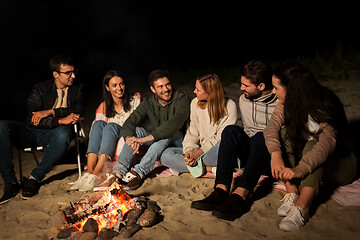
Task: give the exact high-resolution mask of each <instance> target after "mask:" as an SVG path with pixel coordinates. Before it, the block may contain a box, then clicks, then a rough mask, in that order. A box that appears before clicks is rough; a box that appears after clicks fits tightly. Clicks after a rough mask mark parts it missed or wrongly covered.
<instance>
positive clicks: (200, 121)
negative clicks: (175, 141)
mask: <svg viewBox="0 0 360 240" xmlns="http://www.w3.org/2000/svg"><path fill="white" fill-rule="evenodd" d="M194 93H195V94H196V98H194V99H193V100H192V101H191V105H190V124H189V126H188V128H187V131H186V134H185V137H184V141H183V143H182V144H183V148H168V149H166V150H165V151H164V152H163V154H162V156H161V159H160V160H161V163H162V164H163V165H165V166H167V167H169V168H170V169H171V170H172V171H173V172H176V173H178V172H189V170H188V167H187V166H190V167H192V166H196V165H197V159H198V158H199V157H200V156H202V160H203V163H204V165H205V166H206V168H204V170H205V169H207V170H208V171H211V168H212V167H215V166H216V162H217V153H218V149H219V141H220V138H221V133H222V131H223V130H224V128H225V127H226V126H227V125H232V124H235V123H236V120H237V110H236V104H235V103H234V101H232V100H231V99H227V98H226V97H225V93H224V90H223V87H222V84H221V81H220V79H219V77H218V76H217V75H216V74H207V75H204V76H201V77H198V78H197V79H196V84H195V90H194ZM204 172H205V171H204Z"/></svg>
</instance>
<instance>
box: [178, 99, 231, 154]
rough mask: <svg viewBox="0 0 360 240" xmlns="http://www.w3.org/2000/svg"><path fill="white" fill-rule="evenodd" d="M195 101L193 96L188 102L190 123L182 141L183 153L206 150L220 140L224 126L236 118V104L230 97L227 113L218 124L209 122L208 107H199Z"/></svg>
mask: <svg viewBox="0 0 360 240" xmlns="http://www.w3.org/2000/svg"><path fill="white" fill-rule="evenodd" d="M197 102H198V100H197V98H194V99H193V100H192V101H191V104H190V125H189V126H188V128H187V130H186V134H185V137H184V141H183V151H184V153H185V152H187V151H191V150H197V149H199V148H201V149H202V150H203V151H204V152H207V151H208V150H209V149H210V148H212V147H213V146H214V145H215V144H216V143H217V142H218V141H220V139H221V133H222V131H223V130H224V128H225V127H226V126H227V125H233V124H235V123H236V120H237V109H236V104H235V102H234V101H233V100H231V99H228V101H227V105H226V109H227V115H226V116H225V117H224V118H223V119H221V120H220V121H219V124H213V123H210V117H209V112H208V109H207V108H205V109H201V108H199V107H198V106H197Z"/></svg>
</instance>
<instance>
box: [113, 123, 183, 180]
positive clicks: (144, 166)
mask: <svg viewBox="0 0 360 240" xmlns="http://www.w3.org/2000/svg"><path fill="white" fill-rule="evenodd" d="M149 134H150V133H149V132H147V131H146V130H145V129H144V128H142V127H136V129H135V136H136V137H139V138H141V137H145V136H147V135H149ZM182 141H183V134H182V133H181V132H180V131H179V132H176V133H174V134H173V135H172V136H171V137H169V138H164V139H160V140H157V141H150V142H147V143H145V144H144V146H145V147H149V148H148V150H147V152H146V153H145V155H144V156H143V157H142V158H141V160H140V163H138V164H136V165H135V166H134V167H133V168H131V170H133V171H135V172H136V173H137V174H139V176H140V177H141V178H145V176H146V175H147V174H148V173H149V172H151V170H152V169H153V168H154V165H155V162H156V160H158V159H159V158H160V156H161V154H162V153H163V151H164V150H165V149H166V148H167V147H168V146H176V147H178V146H181V143H182ZM133 152H134V151H133V150H132V149H131V148H130V147H129V146H128V145H127V144H124V147H123V149H122V150H121V152H120V155H119V157H118V159H117V161H116V163H115V165H114V168H113V170H114V171H120V173H121V174H123V175H125V174H126V173H127V172H128V171H129V169H130V167H131V165H132V164H133V161H134V159H135V155H133Z"/></svg>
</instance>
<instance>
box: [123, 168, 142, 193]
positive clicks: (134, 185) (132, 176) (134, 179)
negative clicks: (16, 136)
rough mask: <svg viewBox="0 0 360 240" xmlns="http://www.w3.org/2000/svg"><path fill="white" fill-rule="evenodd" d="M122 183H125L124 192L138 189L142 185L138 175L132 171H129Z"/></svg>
mask: <svg viewBox="0 0 360 240" xmlns="http://www.w3.org/2000/svg"><path fill="white" fill-rule="evenodd" d="M122 180H123V181H125V182H127V184H126V186H125V187H124V190H125V191H127V190H135V189H138V188H139V187H140V186H141V185H142V182H143V181H142V179H141V177H140V175H139V174H138V173H137V172H135V171H134V170H130V171H129V172H128V173H126V174H125V176H124V177H123V179H122Z"/></svg>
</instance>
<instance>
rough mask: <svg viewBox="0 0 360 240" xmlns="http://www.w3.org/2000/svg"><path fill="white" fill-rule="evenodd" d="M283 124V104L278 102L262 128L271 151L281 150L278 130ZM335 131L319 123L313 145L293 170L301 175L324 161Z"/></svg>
mask: <svg viewBox="0 0 360 240" xmlns="http://www.w3.org/2000/svg"><path fill="white" fill-rule="evenodd" d="M283 124H284V105H283V104H282V103H278V104H277V106H276V107H275V110H274V113H273V115H272V116H271V119H270V122H269V124H268V125H267V127H266V128H265V129H264V137H265V143H266V146H267V148H268V150H269V152H270V154H271V153H273V152H275V151H281V144H280V130H281V127H282V126H283ZM336 135H337V133H336V131H335V129H334V128H333V127H332V126H331V125H329V124H327V123H320V127H319V130H318V131H317V132H316V135H315V136H314V139H315V140H316V141H317V143H316V144H315V146H314V147H313V148H312V149H311V150H310V151H309V152H307V153H306V154H305V155H304V156H303V157H302V158H301V160H300V162H299V164H298V165H297V166H296V167H295V171H298V172H300V173H302V175H303V176H305V175H307V174H309V173H311V172H312V171H314V170H315V169H316V168H317V167H319V166H320V165H322V164H323V163H325V161H326V159H327V158H328V157H329V156H330V155H331V154H332V153H333V152H334V150H335V147H336Z"/></svg>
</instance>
